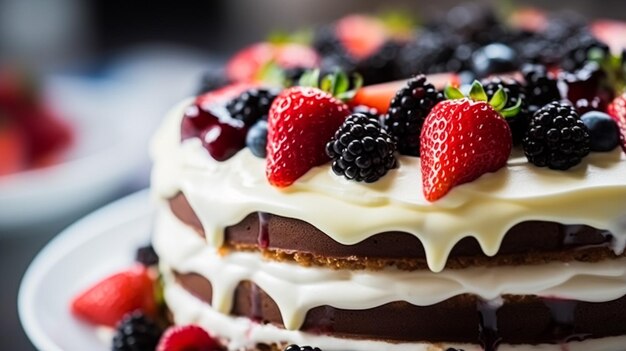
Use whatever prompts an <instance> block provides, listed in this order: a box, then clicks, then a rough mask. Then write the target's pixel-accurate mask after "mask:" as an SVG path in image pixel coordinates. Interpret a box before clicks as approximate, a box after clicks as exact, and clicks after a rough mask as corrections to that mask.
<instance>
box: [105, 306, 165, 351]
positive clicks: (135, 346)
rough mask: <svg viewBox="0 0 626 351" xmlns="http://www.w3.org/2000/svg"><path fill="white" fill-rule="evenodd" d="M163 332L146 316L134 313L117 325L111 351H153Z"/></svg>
mask: <svg viewBox="0 0 626 351" xmlns="http://www.w3.org/2000/svg"><path fill="white" fill-rule="evenodd" d="M161 334H163V330H162V329H161V328H160V327H159V326H158V325H157V324H156V323H155V322H154V321H153V320H152V319H151V318H150V317H148V316H146V315H145V314H143V313H141V312H139V311H135V312H132V313H129V314H127V315H125V316H124V318H122V320H121V321H120V323H119V324H118V325H117V328H116V332H115V336H114V337H113V344H112V346H111V348H112V350H113V351H146V350H154V349H156V347H157V344H158V343H159V339H160V338H161Z"/></svg>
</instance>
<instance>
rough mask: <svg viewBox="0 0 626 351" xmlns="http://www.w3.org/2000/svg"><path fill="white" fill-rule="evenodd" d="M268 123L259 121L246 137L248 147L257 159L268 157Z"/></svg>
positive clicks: (262, 120)
mask: <svg viewBox="0 0 626 351" xmlns="http://www.w3.org/2000/svg"><path fill="white" fill-rule="evenodd" d="M266 145H267V121H266V120H264V119H261V120H259V121H257V122H256V123H255V124H254V125H252V127H251V128H250V130H248V135H246V146H247V147H249V148H250V151H251V152H252V154H253V155H254V156H256V157H260V158H265V156H267V150H266V149H265V147H266Z"/></svg>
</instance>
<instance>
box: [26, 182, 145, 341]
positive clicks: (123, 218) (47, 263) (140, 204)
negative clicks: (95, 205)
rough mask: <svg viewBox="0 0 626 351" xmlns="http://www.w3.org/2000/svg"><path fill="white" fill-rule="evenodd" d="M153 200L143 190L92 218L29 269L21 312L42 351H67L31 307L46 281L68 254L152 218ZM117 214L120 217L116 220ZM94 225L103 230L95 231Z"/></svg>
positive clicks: (51, 245)
mask: <svg viewBox="0 0 626 351" xmlns="http://www.w3.org/2000/svg"><path fill="white" fill-rule="evenodd" d="M150 200H151V196H150V190H149V189H143V190H140V191H137V192H135V193H132V194H130V195H128V196H125V197H123V198H121V199H119V200H116V201H114V202H112V203H110V204H108V205H105V206H104V207H102V208H100V209H98V210H96V211H94V212H92V213H90V214H88V215H87V216H85V217H83V218H81V219H79V220H78V221H76V222H75V223H73V224H72V225H70V226H69V227H67V228H66V229H64V230H63V231H61V232H60V233H59V234H58V235H56V236H55V237H54V238H53V239H52V240H51V241H50V242H49V243H47V244H46V245H45V246H44V247H43V249H41V250H40V251H39V252H38V253H37V255H36V256H35V258H34V259H33V260H32V261H31V263H30V264H29V265H28V268H27V269H26V272H25V273H24V275H23V276H22V280H21V282H20V285H19V289H18V298H17V310H18V316H19V320H20V324H21V326H22V328H23V330H24V332H25V333H26V336H27V337H28V339H29V340H30V342H31V343H33V345H34V346H35V347H36V348H37V349H38V350H46V351H63V349H62V348H60V347H59V345H57V344H56V343H55V342H54V341H53V340H52V339H51V338H49V337H48V335H47V333H46V332H45V331H44V329H43V328H42V327H41V324H40V323H39V322H38V320H37V318H36V315H37V314H36V312H35V308H34V304H32V303H31V302H32V301H33V299H34V296H35V292H36V291H37V288H38V286H39V284H40V282H41V280H42V279H43V277H44V276H45V275H46V274H47V273H48V272H49V271H50V270H51V269H52V268H53V267H55V263H57V262H58V261H59V260H60V259H61V258H62V257H63V256H65V254H67V253H69V252H71V251H73V250H74V249H76V248H77V247H79V246H81V245H83V244H84V243H85V242H88V241H90V240H92V239H93V238H94V237H97V236H98V235H101V234H102V232H104V231H106V230H108V229H112V228H114V227H118V226H120V225H123V224H124V223H127V222H130V221H133V220H136V219H138V218H141V217H144V216H148V215H150V214H152V213H153V212H154V206H152V203H151V201H150ZM113 213H116V214H117V215H116V216H112V214H113ZM103 219H107V221H103ZM111 219H113V220H111ZM103 223H106V224H105V225H103ZM94 225H96V227H98V228H99V230H93V228H94ZM88 229H90V230H88Z"/></svg>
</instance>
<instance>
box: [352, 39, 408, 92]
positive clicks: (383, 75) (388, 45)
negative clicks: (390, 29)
mask: <svg viewBox="0 0 626 351" xmlns="http://www.w3.org/2000/svg"><path fill="white" fill-rule="evenodd" d="M401 47H402V45H401V44H399V43H397V42H395V41H387V42H385V43H384V44H383V45H382V46H381V47H380V48H379V49H378V50H377V51H376V52H375V53H373V54H372V55H370V56H369V57H366V58H364V59H362V60H360V61H357V62H356V64H355V67H354V70H355V71H356V72H358V73H359V74H360V75H361V76H362V77H363V84H365V85H371V84H378V83H384V82H390V81H392V80H395V79H399V78H401V75H400V73H399V71H400V69H399V67H398V61H397V58H398V54H399V52H400V49H401Z"/></svg>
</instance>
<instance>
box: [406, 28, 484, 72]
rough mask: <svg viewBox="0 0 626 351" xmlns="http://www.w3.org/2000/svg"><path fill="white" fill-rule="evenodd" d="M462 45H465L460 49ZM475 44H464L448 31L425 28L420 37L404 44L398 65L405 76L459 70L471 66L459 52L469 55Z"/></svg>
mask: <svg viewBox="0 0 626 351" xmlns="http://www.w3.org/2000/svg"><path fill="white" fill-rule="evenodd" d="M460 45H464V46H463V48H462V49H460V50H459V47H460ZM473 50H474V46H471V45H469V44H462V41H461V39H460V38H459V37H458V36H456V35H454V34H450V33H448V32H440V31H433V30H424V31H423V32H422V33H420V35H419V37H418V38H417V39H416V40H415V41H413V42H410V43H408V44H406V45H404V46H403V47H402V48H401V49H400V51H399V53H398V57H397V60H398V65H399V69H400V73H401V75H402V76H403V77H410V76H413V75H415V74H417V73H420V72H421V73H438V72H450V71H454V72H459V71H461V70H463V69H467V68H469V61H464V60H463V59H461V58H460V57H459V55H457V54H459V53H460V54H465V53H467V52H469V53H470V54H469V55H466V56H465V57H467V58H469V57H471V52H472V51H473Z"/></svg>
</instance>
